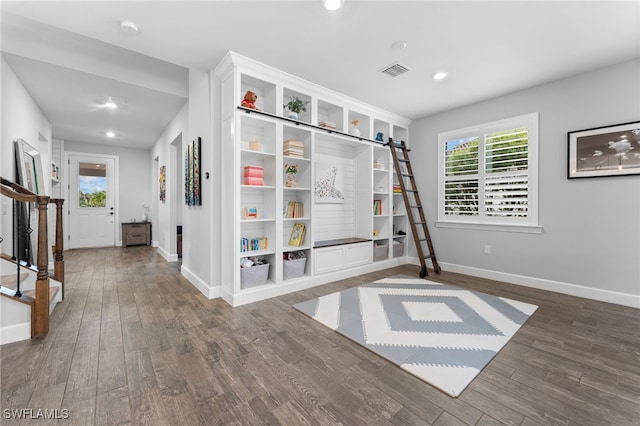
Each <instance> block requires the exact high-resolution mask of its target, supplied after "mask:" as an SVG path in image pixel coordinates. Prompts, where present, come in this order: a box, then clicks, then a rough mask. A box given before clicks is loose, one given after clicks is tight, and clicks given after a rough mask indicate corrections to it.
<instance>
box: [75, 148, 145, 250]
mask: <svg viewBox="0 0 640 426" xmlns="http://www.w3.org/2000/svg"><path fill="white" fill-rule="evenodd" d="M64 150H65V152H85V153H90V154H104V155H113V156H117V157H119V163H120V176H119V180H120V199H119V200H118V202H119V210H120V215H119V219H120V221H121V222H128V221H130V220H131V219H136V220H140V218H141V216H142V212H143V209H142V204H143V203H144V204H147V205H148V206H151V205H152V194H151V190H152V183H153V182H152V180H151V176H153V173H152V172H151V162H152V160H151V151H150V150H142V149H131V148H123V147H118V146H109V145H97V144H89V143H82V142H71V141H65V142H64ZM65 166H66V165H65ZM150 220H151V221H152V222H154V221H155V218H154V217H153V215H152V217H151V218H150ZM152 226H153V225H152ZM117 229H118V234H117V235H118V236H119V239H118V240H119V241H121V240H122V236H121V232H122V230H121V229H120V226H119V224H117ZM156 231H157V230H156ZM152 233H153V230H152ZM154 238H155V237H154Z"/></svg>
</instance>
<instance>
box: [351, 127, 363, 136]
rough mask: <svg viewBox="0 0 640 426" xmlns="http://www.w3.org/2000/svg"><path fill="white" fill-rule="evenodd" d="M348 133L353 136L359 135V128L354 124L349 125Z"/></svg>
mask: <svg viewBox="0 0 640 426" xmlns="http://www.w3.org/2000/svg"><path fill="white" fill-rule="evenodd" d="M349 133H350V134H352V135H353V136H360V129H358V128H357V127H356V126H351V127H350V128H349Z"/></svg>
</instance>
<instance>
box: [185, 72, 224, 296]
mask: <svg viewBox="0 0 640 426" xmlns="http://www.w3.org/2000/svg"><path fill="white" fill-rule="evenodd" d="M212 84H214V83H212V82H211V78H210V75H209V74H208V73H204V72H200V71H197V70H193V69H192V70H189V114H188V123H189V124H188V136H187V137H185V138H183V143H182V150H183V154H182V155H183V156H184V151H185V150H186V148H187V145H188V144H189V143H191V141H193V140H196V139H197V138H198V137H200V138H201V141H202V145H201V152H200V156H201V169H200V182H201V197H202V205H200V206H185V207H184V209H183V210H182V274H183V275H184V276H185V277H186V278H187V279H188V280H189V281H190V282H191V283H192V284H194V285H195V286H196V287H197V288H198V289H199V290H200V291H201V292H202V293H203V294H204V295H206V296H207V297H217V296H219V294H220V290H219V286H220V277H219V275H220V264H221V262H220V232H219V227H220V197H219V193H220V178H219V177H218V176H219V169H220V167H219V166H217V165H216V164H217V163H216V161H217V162H218V163H219V161H220V160H219V158H220V154H219V153H220V142H219V141H220V138H214V137H213V128H212V123H213V119H212V117H213V116H214V111H213V108H214V104H215V102H219V101H218V99H219V98H218V97H216V96H214V93H213V91H214V90H215V88H212ZM218 92H219V89H218ZM183 158H184V157H183ZM207 173H209V176H210V177H209V179H207V178H206V174H207ZM182 203H183V204H184V200H182Z"/></svg>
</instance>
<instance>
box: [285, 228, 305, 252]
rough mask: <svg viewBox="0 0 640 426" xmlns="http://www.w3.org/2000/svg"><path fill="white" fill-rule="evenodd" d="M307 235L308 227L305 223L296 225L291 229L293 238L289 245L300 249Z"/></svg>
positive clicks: (290, 238) (290, 239) (291, 237)
mask: <svg viewBox="0 0 640 426" xmlns="http://www.w3.org/2000/svg"><path fill="white" fill-rule="evenodd" d="M305 234H306V227H305V226H304V223H296V224H295V225H293V228H292V229H291V236H290V237H289V245H290V246H294V247H300V246H301V245H302V243H303V242H304V237H305Z"/></svg>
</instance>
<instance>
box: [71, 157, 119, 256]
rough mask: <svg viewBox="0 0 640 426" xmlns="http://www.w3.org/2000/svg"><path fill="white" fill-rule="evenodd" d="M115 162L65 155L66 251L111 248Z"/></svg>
mask: <svg viewBox="0 0 640 426" xmlns="http://www.w3.org/2000/svg"><path fill="white" fill-rule="evenodd" d="M114 169H115V159H114V158H110V157H93V156H86V155H76V154H69V198H68V199H69V228H68V229H69V248H86V247H109V246H111V247H112V246H114V245H115V231H116V229H115V218H116V205H115V200H116V197H115V188H116V182H115V171H114Z"/></svg>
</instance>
